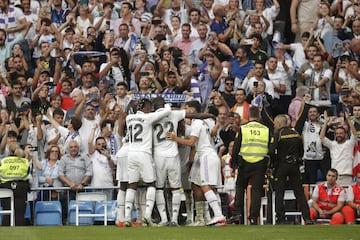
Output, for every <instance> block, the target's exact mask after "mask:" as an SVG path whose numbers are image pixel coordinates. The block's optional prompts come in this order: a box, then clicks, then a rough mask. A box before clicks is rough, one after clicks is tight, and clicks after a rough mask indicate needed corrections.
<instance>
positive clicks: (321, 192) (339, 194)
mask: <svg viewBox="0 0 360 240" xmlns="http://www.w3.org/2000/svg"><path fill="white" fill-rule="evenodd" d="M337 177H338V172H337V170H336V169H333V168H332V169H330V170H329V171H328V172H327V175H326V182H324V183H321V184H319V185H317V186H316V187H315V188H314V191H313V193H312V207H311V208H310V217H311V220H316V219H317V218H323V219H331V221H330V224H343V223H344V216H343V215H342V213H341V209H342V207H343V206H344V202H345V200H346V194H345V191H344V189H343V188H342V187H340V186H339V185H337V184H336V179H337Z"/></svg>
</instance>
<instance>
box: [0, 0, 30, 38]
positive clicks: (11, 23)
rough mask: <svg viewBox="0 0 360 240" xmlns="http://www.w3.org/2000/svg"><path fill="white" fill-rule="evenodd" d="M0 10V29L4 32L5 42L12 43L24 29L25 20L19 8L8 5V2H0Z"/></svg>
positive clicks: (3, 0)
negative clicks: (5, 34) (5, 35)
mask: <svg viewBox="0 0 360 240" xmlns="http://www.w3.org/2000/svg"><path fill="white" fill-rule="evenodd" d="M0 9H1V12H0V20H1V22H0V28H2V29H4V30H5V31H6V33H7V41H8V42H12V41H14V40H15V38H17V36H18V35H20V33H21V31H22V30H24V29H25V28H26V25H27V22H26V18H25V17H24V14H23V13H22V11H21V10H20V9H19V8H16V7H14V6H12V5H10V0H1V1H0Z"/></svg>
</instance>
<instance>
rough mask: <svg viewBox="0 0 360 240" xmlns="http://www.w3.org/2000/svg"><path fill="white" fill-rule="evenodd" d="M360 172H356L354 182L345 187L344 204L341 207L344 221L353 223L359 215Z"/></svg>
mask: <svg viewBox="0 0 360 240" xmlns="http://www.w3.org/2000/svg"><path fill="white" fill-rule="evenodd" d="M359 189H360V172H357V173H356V182H355V183H354V184H352V185H351V186H349V187H348V188H347V189H346V205H345V206H344V207H343V208H342V209H341V213H342V214H343V215H344V219H345V223H347V224H354V223H355V218H359V217H360V191H359Z"/></svg>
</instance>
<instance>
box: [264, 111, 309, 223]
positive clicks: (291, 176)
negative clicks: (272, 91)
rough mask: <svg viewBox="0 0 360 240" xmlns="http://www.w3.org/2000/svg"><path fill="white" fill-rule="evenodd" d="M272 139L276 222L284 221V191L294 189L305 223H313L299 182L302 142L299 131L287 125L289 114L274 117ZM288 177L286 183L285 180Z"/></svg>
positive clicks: (271, 150)
mask: <svg viewBox="0 0 360 240" xmlns="http://www.w3.org/2000/svg"><path fill="white" fill-rule="evenodd" d="M274 128H275V131H274V139H273V141H272V142H271V144H270V154H271V155H272V158H271V159H272V166H273V168H274V172H273V174H274V184H275V210H276V217H277V223H278V224H283V223H284V222H285V210H284V202H283V199H284V191H285V188H286V187H287V188H290V189H293V190H294V193H295V197H296V200H297V202H298V204H299V206H300V209H301V213H302V216H303V218H304V220H305V223H306V224H313V222H312V221H311V219H310V210H309V206H308V204H307V201H306V198H305V194H304V190H303V187H302V183H301V175H300V170H299V164H300V161H299V159H300V158H301V157H302V155H303V144H302V140H301V137H300V135H299V133H298V132H297V131H296V130H295V129H292V128H290V127H289V116H287V115H285V114H281V115H278V116H276V117H275V119H274ZM287 179H288V183H287V182H286V180H287Z"/></svg>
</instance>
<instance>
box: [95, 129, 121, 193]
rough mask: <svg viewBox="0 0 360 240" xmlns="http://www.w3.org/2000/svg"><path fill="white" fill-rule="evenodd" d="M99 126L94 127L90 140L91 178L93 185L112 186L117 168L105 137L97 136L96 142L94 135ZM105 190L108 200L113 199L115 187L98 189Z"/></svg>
mask: <svg viewBox="0 0 360 240" xmlns="http://www.w3.org/2000/svg"><path fill="white" fill-rule="evenodd" d="M96 130H97V126H95V127H93V128H92V130H91V134H90V137H89V140H88V145H89V152H88V154H89V157H90V160H91V162H92V168H93V170H92V171H93V175H92V180H91V186H92V187H95V188H96V187H100V188H101V187H112V186H114V182H113V173H114V169H115V164H114V161H113V160H112V158H111V154H110V150H109V149H108V147H107V144H106V141H105V138H103V137H97V138H96V140H95V144H94V135H95V132H96ZM97 191H101V192H104V193H105V194H106V196H107V199H108V200H112V199H113V189H107V190H99V189H98V190H97Z"/></svg>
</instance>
